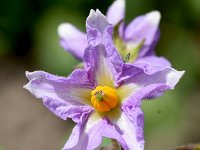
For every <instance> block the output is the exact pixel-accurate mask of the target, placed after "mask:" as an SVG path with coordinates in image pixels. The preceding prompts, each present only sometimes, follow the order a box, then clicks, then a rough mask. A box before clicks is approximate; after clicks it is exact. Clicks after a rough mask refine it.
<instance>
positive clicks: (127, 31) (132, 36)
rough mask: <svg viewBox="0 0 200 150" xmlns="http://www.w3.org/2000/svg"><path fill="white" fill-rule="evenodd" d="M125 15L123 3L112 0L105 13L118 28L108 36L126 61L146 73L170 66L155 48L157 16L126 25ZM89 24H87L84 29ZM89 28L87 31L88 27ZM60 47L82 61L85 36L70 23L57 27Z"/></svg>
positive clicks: (147, 16)
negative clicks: (157, 53)
mask: <svg viewBox="0 0 200 150" xmlns="http://www.w3.org/2000/svg"><path fill="white" fill-rule="evenodd" d="M124 15H125V0H115V1H114V3H113V4H112V5H111V6H110V7H109V9H108V11H107V21H108V22H109V23H110V24H112V25H114V26H115V28H116V29H117V30H116V31H115V32H114V34H111V37H112V38H113V41H114V44H115V47H116V48H117V50H118V52H119V53H120V55H121V57H122V58H127V56H128V60H126V62H128V63H133V62H134V64H135V65H137V66H138V67H140V68H141V69H143V70H144V71H145V72H146V73H147V74H152V73H155V72H157V71H161V70H164V69H166V68H168V67H171V64H170V62H169V61H168V60H166V59H165V58H164V57H157V56H155V53H154V48H155V46H156V44H157V41H158V39H159V36H160V32H159V27H158V25H159V22H160V13H159V12H158V11H152V12H149V13H147V14H145V15H142V16H138V17H136V18H135V19H134V20H132V21H131V23H130V24H129V25H125V23H124V22H123V19H124ZM87 24H88V22H86V27H87ZM87 29H88V28H87ZM58 34H59V36H60V39H61V40H60V44H61V46H62V47H63V48H64V49H65V50H67V51H69V52H70V53H72V54H73V55H74V56H75V57H76V58H78V59H80V60H82V57H83V54H84V50H85V48H86V47H87V46H88V41H87V39H88V38H87V36H88V34H86V33H83V32H81V31H79V30H78V29H77V28H76V27H74V26H73V25H71V24H70V23H63V24H61V25H60V26H59V27H58Z"/></svg>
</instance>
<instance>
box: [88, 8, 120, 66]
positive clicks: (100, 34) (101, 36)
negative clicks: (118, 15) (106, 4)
mask: <svg viewBox="0 0 200 150" xmlns="http://www.w3.org/2000/svg"><path fill="white" fill-rule="evenodd" d="M86 29H87V37H88V43H89V44H90V45H92V46H97V45H99V44H103V45H104V46H105V49H106V53H107V57H108V58H109V59H110V61H111V62H112V63H113V64H115V67H116V68H117V67H118V66H119V64H120V63H122V59H121V57H120V56H119V53H118V52H117V50H116V48H115V46H114V42H113V40H112V33H113V26H112V25H110V24H109V23H108V21H107V19H106V17H105V16H104V15H103V14H102V13H101V12H100V11H99V10H98V9H97V10H96V12H95V11H94V10H91V11H90V14H89V16H88V18H87V20H86Z"/></svg>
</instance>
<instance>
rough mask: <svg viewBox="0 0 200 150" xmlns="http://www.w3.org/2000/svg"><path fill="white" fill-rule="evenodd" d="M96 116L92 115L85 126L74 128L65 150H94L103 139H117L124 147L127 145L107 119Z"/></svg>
mask: <svg viewBox="0 0 200 150" xmlns="http://www.w3.org/2000/svg"><path fill="white" fill-rule="evenodd" d="M95 115H96V113H95V112H94V113H93V114H91V116H90V117H89V119H88V121H87V123H86V124H85V126H84V125H82V126H79V125H77V126H76V127H75V128H74V130H73V133H72V135H71V137H70V138H69V141H68V142H67V143H66V144H65V146H64V148H63V150H78V149H80V150H81V149H84V150H94V149H95V148H97V147H99V146H100V144H101V142H102V137H109V138H113V139H116V140H118V141H119V142H120V144H122V145H123V144H124V143H125V141H124V140H123V139H122V137H121V135H120V134H119V132H118V131H117V129H116V128H115V126H114V125H113V124H112V123H111V122H110V121H109V120H108V119H107V118H101V117H97V116H95ZM72 139H73V140H72Z"/></svg>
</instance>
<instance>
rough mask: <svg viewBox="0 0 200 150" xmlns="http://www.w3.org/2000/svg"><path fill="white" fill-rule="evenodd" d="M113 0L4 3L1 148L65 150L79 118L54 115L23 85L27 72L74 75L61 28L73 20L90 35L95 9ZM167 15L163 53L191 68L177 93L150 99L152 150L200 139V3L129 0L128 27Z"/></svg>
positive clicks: (0, 12)
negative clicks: (154, 14)
mask: <svg viewBox="0 0 200 150" xmlns="http://www.w3.org/2000/svg"><path fill="white" fill-rule="evenodd" d="M112 2H113V1H112V0H73V1H70V0H43V1H42V0H1V1H0V64H1V69H0V150H12V149H15V150H35V149H37V150H46V149H48V150H55V149H61V147H62V145H64V143H65V142H66V140H67V136H68V135H69V134H70V133H71V129H72V127H73V124H72V122H71V121H66V122H65V121H62V120H60V119H58V118H57V117H55V116H54V115H52V114H51V113H50V112H49V111H48V110H47V109H46V108H44V107H43V106H42V104H41V101H38V100H36V98H34V97H33V96H32V95H31V94H29V93H28V92H27V91H25V90H24V89H23V88H22V86H23V85H24V84H25V83H26V82H27V80H26V77H25V75H24V72H25V70H29V71H34V70H44V71H47V72H50V73H53V74H58V75H64V76H67V75H68V74H69V73H70V72H71V71H72V70H73V68H74V65H76V64H77V63H78V61H77V60H75V59H74V58H73V57H72V56H71V55H70V54H68V53H66V52H65V51H64V50H63V49H62V48H61V47H60V46H59V38H58V35H57V27H58V25H59V24H60V23H63V22H70V23H72V24H74V25H75V26H77V27H78V28H79V29H81V30H82V31H85V19H86V17H87V16H88V14H89V11H90V9H96V8H98V9H100V10H101V11H102V12H103V13H104V14H105V13H106V10H107V8H108V7H109V5H110V4H111V3H112ZM151 10H159V11H160V12H161V15H162V19H161V23H160V28H161V38H160V41H159V43H158V45H157V48H156V52H157V54H158V55H162V56H165V57H166V58H167V59H169V60H170V61H171V63H172V65H173V67H174V68H176V69H177V70H185V71H186V73H185V75H184V77H183V78H182V79H181V81H180V83H179V84H178V85H177V88H176V89H175V90H173V91H168V92H166V93H165V95H164V96H162V97H161V98H159V99H157V100H154V101H144V102H143V110H144V113H145V141H146V145H145V149H146V150H165V149H166V150H168V149H172V148H174V147H176V146H179V145H184V144H189V143H197V142H200V129H199V126H200V47H199V44H200V1H199V0H176V1H173V0H165V1H158V0H127V7H126V22H127V23H128V22H130V21H131V20H132V19H133V18H134V17H136V16H137V15H141V14H144V13H147V12H149V11H151Z"/></svg>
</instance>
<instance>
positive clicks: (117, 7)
mask: <svg viewBox="0 0 200 150" xmlns="http://www.w3.org/2000/svg"><path fill="white" fill-rule="evenodd" d="M124 15H125V0H115V1H114V2H113V4H112V5H111V6H110V7H109V9H108V11H107V18H108V22H109V23H111V24H113V25H116V24H117V23H119V22H120V21H121V20H123V19H124Z"/></svg>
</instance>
